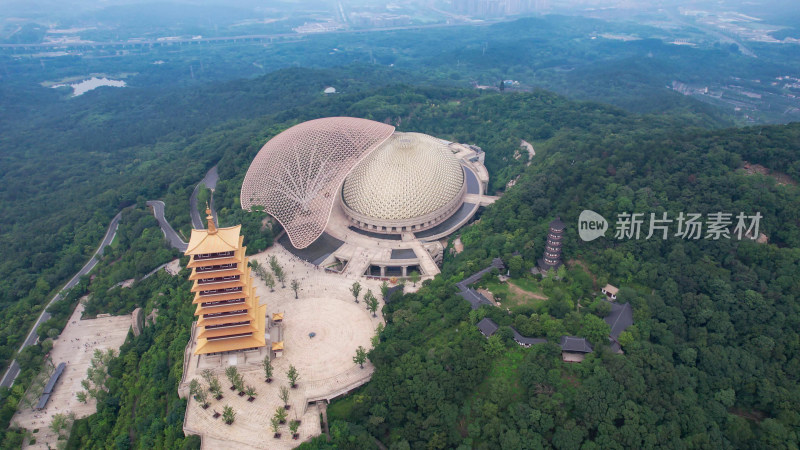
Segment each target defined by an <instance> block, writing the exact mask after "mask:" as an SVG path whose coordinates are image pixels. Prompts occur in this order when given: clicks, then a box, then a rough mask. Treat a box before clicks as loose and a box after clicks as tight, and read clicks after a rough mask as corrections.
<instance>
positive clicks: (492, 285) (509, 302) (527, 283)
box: [486, 278, 547, 308]
mask: <svg viewBox="0 0 800 450" xmlns="http://www.w3.org/2000/svg"><path fill="white" fill-rule="evenodd" d="M486 288H487V289H488V290H489V291H491V293H492V294H494V295H495V296H500V297H501V298H502V299H501V300H500V302H501V304H502V305H503V306H505V307H509V308H511V307H514V306H523V305H534V304H537V303H539V302H542V301H544V299H542V298H537V296H538V297H547V296H546V295H544V293H543V292H542V288H541V286H539V283H538V282H537V281H536V280H534V279H532V278H514V279H511V280H509V283H501V282H500V281H498V280H491V281H489V282H487V283H486Z"/></svg>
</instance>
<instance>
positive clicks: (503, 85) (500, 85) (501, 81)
mask: <svg viewBox="0 0 800 450" xmlns="http://www.w3.org/2000/svg"><path fill="white" fill-rule="evenodd" d="M497 87H498V88H499V89H500V92H503V91H505V90H506V83H505V81H503V80H500V84H499V85H498V86H497Z"/></svg>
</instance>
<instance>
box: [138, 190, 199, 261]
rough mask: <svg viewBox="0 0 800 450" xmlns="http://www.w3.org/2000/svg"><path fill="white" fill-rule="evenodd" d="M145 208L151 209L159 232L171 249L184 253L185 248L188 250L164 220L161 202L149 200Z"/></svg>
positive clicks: (185, 244)
mask: <svg viewBox="0 0 800 450" xmlns="http://www.w3.org/2000/svg"><path fill="white" fill-rule="evenodd" d="M147 206H150V207H152V208H153V215H154V216H155V217H156V220H157V221H158V226H159V227H161V231H162V232H163V233H164V237H166V238H167V241H168V242H169V245H171V246H172V247H174V248H176V249H178V250H180V251H182V252H185V251H186V248H188V246H189V244H187V243H186V242H184V241H183V239H181V237H180V236H178V233H176V232H175V230H174V229H173V228H172V225H170V224H169V222H167V219H165V218H164V202H162V201H161V200H150V201H148V202H147Z"/></svg>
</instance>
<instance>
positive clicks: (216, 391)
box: [208, 376, 222, 400]
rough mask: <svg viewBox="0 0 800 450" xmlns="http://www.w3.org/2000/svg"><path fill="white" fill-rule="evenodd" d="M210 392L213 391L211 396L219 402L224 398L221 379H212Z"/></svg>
mask: <svg viewBox="0 0 800 450" xmlns="http://www.w3.org/2000/svg"><path fill="white" fill-rule="evenodd" d="M208 390H209V391H211V394H213V395H214V398H215V399H217V400H219V399H221V398H222V385H220V383H219V378H217V377H216V376H214V377H211V382H210V383H209V387H208Z"/></svg>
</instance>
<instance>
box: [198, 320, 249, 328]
mask: <svg viewBox="0 0 800 450" xmlns="http://www.w3.org/2000/svg"><path fill="white" fill-rule="evenodd" d="M249 323H250V321H249V320H244V321H241V322H232V323H223V324H219V325H206V326H205V328H206V330H218V329H221V328H229V327H238V326H241V325H247V324H249Z"/></svg>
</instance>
